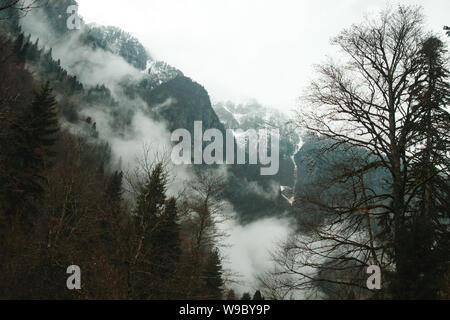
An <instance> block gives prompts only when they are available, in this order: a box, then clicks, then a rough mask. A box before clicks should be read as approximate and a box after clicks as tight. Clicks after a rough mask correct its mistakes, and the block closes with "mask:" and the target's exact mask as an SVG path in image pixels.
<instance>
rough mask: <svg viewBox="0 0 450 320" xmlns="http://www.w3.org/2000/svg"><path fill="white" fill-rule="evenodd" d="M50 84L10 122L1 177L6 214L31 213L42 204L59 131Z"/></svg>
mask: <svg viewBox="0 0 450 320" xmlns="http://www.w3.org/2000/svg"><path fill="white" fill-rule="evenodd" d="M55 105H56V102H55V99H54V97H53V96H52V90H51V89H50V86H49V84H48V83H47V84H45V85H44V86H43V87H42V90H41V91H40V92H38V93H36V94H35V97H34V100H33V102H32V103H31V104H30V105H29V106H28V107H26V108H25V109H24V110H22V111H21V112H19V114H18V115H16V116H15V117H14V118H13V120H12V121H11V122H10V128H9V130H8V132H9V135H8V137H7V138H6V140H7V141H9V142H8V143H7V144H3V143H2V144H3V145H4V147H3V148H2V149H3V150H2V155H3V159H2V162H3V163H4V166H5V168H7V169H8V171H7V174H6V175H3V177H2V178H3V179H4V181H2V182H3V183H2V184H3V186H4V188H2V191H3V197H5V201H6V202H5V203H10V206H9V209H8V210H6V211H7V212H10V213H13V212H16V211H22V212H25V211H26V212H28V213H30V214H31V213H33V212H36V211H37V207H39V205H40V203H41V202H42V201H43V194H44V185H45V183H46V179H45V177H44V170H45V169H47V168H48V167H49V166H50V165H51V161H50V159H51V157H52V156H53V155H54V152H53V150H52V147H53V145H54V144H55V141H56V133H57V132H58V130H59V127H58V119H57V114H56V108H55Z"/></svg>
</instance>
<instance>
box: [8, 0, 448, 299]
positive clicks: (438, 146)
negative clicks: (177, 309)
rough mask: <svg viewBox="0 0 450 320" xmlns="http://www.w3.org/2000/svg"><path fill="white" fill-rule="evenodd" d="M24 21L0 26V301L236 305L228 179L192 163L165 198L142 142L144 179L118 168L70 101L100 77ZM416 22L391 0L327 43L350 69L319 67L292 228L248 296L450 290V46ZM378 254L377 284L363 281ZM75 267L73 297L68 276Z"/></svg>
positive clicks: (161, 176)
mask: <svg viewBox="0 0 450 320" xmlns="http://www.w3.org/2000/svg"><path fill="white" fill-rule="evenodd" d="M0 3H1V4H0V9H2V10H3V11H8V10H9V9H11V8H13V7H14V6H16V5H20V4H21V2H20V1H10V2H8V1H6V2H5V1H2V2H0ZM3 4H5V5H3ZM8 4H9V5H10V6H11V8H9V7H8ZM7 7H8V8H7ZM25 9H26V10H33V8H25ZM26 10H25V11H26ZM8 12H9V11H8ZM14 12H16V11H14ZM16 18H17V17H16ZM16 18H15V17H14V16H12V15H11V16H10V15H4V16H3V18H2V19H4V20H9V22H8V23H7V24H5V22H4V21H3V22H2V24H1V26H2V28H4V29H0V299H230V300H234V299H240V298H241V297H237V296H236V295H235V293H234V291H233V290H230V289H228V288H230V281H233V276H232V275H229V274H228V272H227V270H224V267H223V257H222V256H221V253H220V247H221V246H222V245H223V238H224V237H225V235H224V234H223V233H222V232H221V231H220V230H219V228H218V227H217V225H218V223H220V222H221V221H223V219H226V217H224V215H223V198H224V194H226V192H227V191H226V190H227V180H226V177H224V176H221V175H219V174H217V173H211V172H208V171H199V172H197V176H196V178H195V179H194V180H193V181H191V182H190V183H189V184H187V185H186V186H185V188H184V191H183V192H180V193H179V194H177V195H175V196H173V195H172V196H168V192H167V189H168V185H169V184H170V182H171V178H172V172H171V166H170V164H169V163H168V161H167V159H166V158H165V157H164V156H162V157H161V158H160V159H159V160H158V161H150V160H149V159H150V157H149V156H148V154H147V153H146V152H145V150H144V152H143V154H142V155H141V161H140V166H139V167H138V168H136V170H135V171H134V172H131V173H130V172H122V171H121V170H120V168H117V167H115V166H114V165H113V164H112V163H111V149H110V147H109V145H108V144H107V143H106V142H104V141H101V140H100V139H98V133H97V129H96V123H95V122H94V121H93V120H92V119H90V118H83V117H82V116H80V115H79V114H78V112H77V105H78V104H79V103H80V101H82V100H83V101H95V99H97V98H98V97H99V96H101V97H102V99H105V97H106V99H109V98H108V97H109V93H108V88H106V87H105V86H102V85H98V86H97V87H93V88H84V87H83V84H82V83H81V82H80V81H78V80H77V78H76V77H74V76H72V75H70V74H68V72H67V71H66V70H64V68H62V67H61V63H60V61H58V60H56V61H55V60H54V58H53V57H52V51H51V49H42V48H40V46H39V43H38V41H37V42H32V41H31V40H30V37H29V36H28V35H26V34H24V33H23V32H22V30H21V29H20V26H19V25H18V22H17V20H16ZM422 21H423V17H422V16H421V12H420V10H419V9H415V8H410V7H399V8H397V9H395V10H391V11H389V10H387V11H386V12H385V13H384V14H382V15H381V19H380V21H377V22H367V23H366V24H362V25H359V26H354V27H352V28H350V29H347V30H344V31H343V32H342V33H341V34H340V35H338V36H337V37H336V38H335V39H334V44H336V45H337V46H338V47H339V48H340V49H341V50H342V51H343V52H344V53H345V54H347V56H348V58H349V62H348V64H347V65H335V64H332V63H330V64H329V65H322V66H320V67H319V69H318V75H319V79H318V80H317V81H316V82H313V83H312V85H311V88H310V95H309V96H307V97H305V98H306V99H305V104H306V103H307V104H310V105H312V106H314V107H315V108H313V110H314V111H315V112H311V109H310V108H304V109H302V110H300V111H299V115H298V119H297V120H296V121H295V124H296V125H297V126H299V127H301V128H302V129H306V130H307V134H305V136H304V137H303V141H304V144H303V147H302V149H301V150H300V151H299V152H298V153H297V154H296V156H295V162H296V163H297V164H298V167H299V168H298V172H297V174H298V177H294V178H296V181H297V182H296V189H295V191H296V193H295V202H294V204H293V209H292V210H293V212H294V214H295V218H296V222H297V223H298V226H297V232H296V233H295V234H293V235H292V237H290V239H289V240H288V241H286V243H284V244H283V245H281V246H280V248H279V249H280V250H279V251H278V252H274V254H273V257H274V262H276V267H275V268H274V270H273V271H270V272H267V273H266V274H263V275H259V276H260V277H259V283H260V289H261V291H260V290H258V291H256V293H254V295H253V294H252V295H251V294H250V293H246V294H244V296H242V299H244V300H250V299H253V300H261V299H264V297H263V296H265V297H266V298H270V299H287V298H295V297H298V296H297V295H296V293H298V292H308V294H311V297H322V298H330V299H448V298H449V295H450V291H449V288H450V283H449V281H450V268H449V267H450V266H449V261H450V247H449V245H450V238H449V219H450V217H449V208H450V197H449V196H450V185H449V181H450V180H449V175H450V172H449V168H450V162H449V152H450V149H449V141H450V137H449V132H450V130H449V125H450V115H449V113H448V103H449V98H450V85H449V69H448V52H447V47H446V44H445V41H443V38H442V37H444V36H445V34H443V36H442V37H441V36H438V35H429V34H427V33H426V30H424V27H423V23H422ZM6 26H7V27H6ZM449 36H450V34H449ZM110 103H111V104H117V102H115V101H113V99H111V101H110ZM322 107H326V111H325V112H324V113H320V112H321V110H322V109H321V108H322ZM306 110H307V112H306ZM62 119H63V121H64V123H76V124H78V125H80V126H83V127H84V128H87V129H86V132H88V134H84V135H77V134H75V133H73V132H71V131H70V130H69V129H68V127H67V126H63V125H62V123H63V121H62ZM342 122H345V123H346V124H350V126H349V127H348V126H346V125H344V126H340V124H341V123H342ZM331 123H337V124H336V126H331V125H330V124H331ZM291 125H292V123H291ZM147 152H148V150H147ZM284 174H285V173H284ZM228 183H229V182H228ZM252 205H253V204H252V203H251V202H249V203H247V204H243V206H244V207H245V206H248V207H250V206H252ZM374 264H375V265H378V266H380V267H381V269H382V272H383V288H382V289H381V290H378V291H375V292H373V291H369V290H367V288H366V285H365V284H366V282H365V280H366V279H367V277H368V276H367V274H366V273H365V268H366V267H367V266H368V265H374ZM70 265H78V266H80V268H81V270H82V279H83V280H82V289H81V290H73V291H71V290H68V289H67V287H66V280H67V277H68V275H67V274H66V269H67V267H68V266H70ZM311 269H314V270H315V272H314V273H310V270H311ZM249 291H250V289H249ZM318 292H319V294H318Z"/></svg>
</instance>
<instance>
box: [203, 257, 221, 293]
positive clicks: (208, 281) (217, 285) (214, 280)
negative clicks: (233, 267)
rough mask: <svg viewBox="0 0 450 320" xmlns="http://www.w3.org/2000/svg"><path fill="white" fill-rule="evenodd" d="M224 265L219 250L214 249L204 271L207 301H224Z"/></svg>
mask: <svg viewBox="0 0 450 320" xmlns="http://www.w3.org/2000/svg"><path fill="white" fill-rule="evenodd" d="M222 272H223V271H222V263H221V260H220V254H219V250H218V249H214V250H213V251H212V252H211V254H210V255H209V257H208V260H207V261H206V264H205V269H204V271H203V278H204V279H205V281H204V282H205V284H204V287H205V288H204V290H203V291H204V293H205V295H206V298H207V299H211V300H220V299H222V295H223V294H222V286H223V279H222Z"/></svg>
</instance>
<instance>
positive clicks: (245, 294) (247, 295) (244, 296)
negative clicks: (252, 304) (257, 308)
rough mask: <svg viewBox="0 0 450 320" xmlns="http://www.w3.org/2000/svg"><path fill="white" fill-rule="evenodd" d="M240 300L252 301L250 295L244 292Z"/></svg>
mask: <svg viewBox="0 0 450 320" xmlns="http://www.w3.org/2000/svg"><path fill="white" fill-rule="evenodd" d="M241 300H252V297H251V296H250V293H248V292H245V293H244V294H243V295H242V298H241Z"/></svg>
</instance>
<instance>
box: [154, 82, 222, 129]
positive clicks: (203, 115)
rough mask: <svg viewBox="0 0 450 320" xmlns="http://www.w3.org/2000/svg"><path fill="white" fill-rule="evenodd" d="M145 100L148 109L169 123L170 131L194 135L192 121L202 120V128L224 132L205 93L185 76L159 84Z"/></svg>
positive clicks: (203, 89)
mask: <svg viewBox="0 0 450 320" xmlns="http://www.w3.org/2000/svg"><path fill="white" fill-rule="evenodd" d="M145 98H146V101H147V103H148V104H149V106H150V108H151V109H152V110H153V111H154V112H155V113H156V114H158V115H161V116H162V117H163V118H164V119H166V120H167V121H168V123H169V126H170V128H169V129H170V130H171V131H173V130H176V129H178V128H184V129H187V130H188V131H189V132H191V133H192V134H193V133H194V121H202V123H203V127H204V128H216V129H219V130H221V131H222V132H225V130H224V129H225V128H224V126H223V125H222V123H221V122H220V121H219V118H218V117H217V115H216V113H215V112H214V110H213V109H212V107H211V100H210V98H209V95H208V92H207V91H206V90H205V88H203V87H202V86H201V85H199V84H198V83H196V82H194V81H192V80H191V79H189V78H187V77H185V76H182V75H180V76H177V77H175V78H174V79H172V80H169V81H167V82H165V83H163V84H161V85H160V86H159V87H157V88H156V89H154V90H152V91H150V92H149V94H148V95H147V96H146V97H145Z"/></svg>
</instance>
